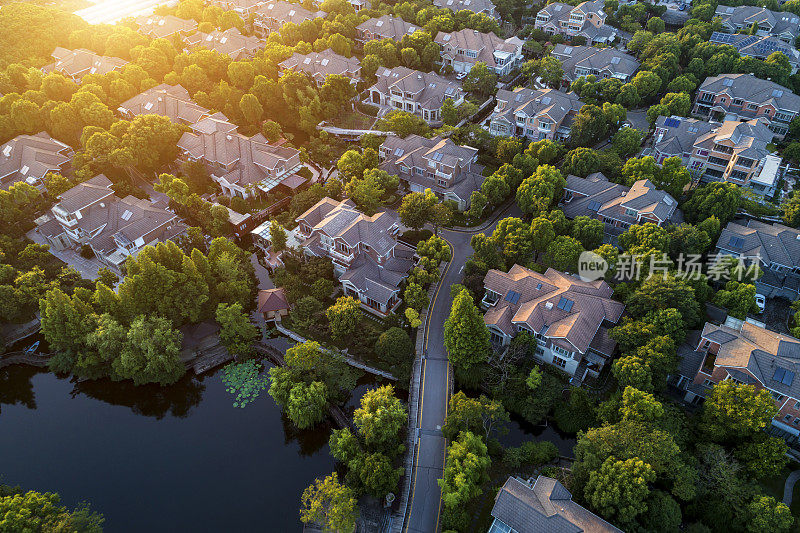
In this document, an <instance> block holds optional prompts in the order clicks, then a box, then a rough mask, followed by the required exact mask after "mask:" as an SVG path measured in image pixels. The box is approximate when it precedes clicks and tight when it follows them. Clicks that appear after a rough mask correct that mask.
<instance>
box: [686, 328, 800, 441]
mask: <svg viewBox="0 0 800 533" xmlns="http://www.w3.org/2000/svg"><path fill="white" fill-rule="evenodd" d="M697 351H698V352H701V353H702V354H703V359H702V363H701V364H700V366H699V369H698V371H697V374H696V375H695V376H692V377H691V379H681V380H680V381H679V385H678V387H679V389H681V390H682V391H683V392H684V393H685V395H684V400H685V401H686V402H689V403H693V404H699V403H702V402H703V400H704V398H705V397H706V395H707V394H708V392H709V391H710V390H711V389H712V388H713V387H714V385H716V384H718V383H720V382H722V381H724V380H727V379H732V380H734V381H736V382H737V383H746V384H748V385H752V386H754V387H755V388H756V389H758V390H766V391H767V392H769V393H770V395H771V396H772V398H773V399H774V400H775V406H776V407H777V408H778V414H777V415H775V418H773V419H772V426H773V427H772V428H770V432H771V433H773V434H778V435H780V436H784V437H788V438H789V439H790V440H791V441H793V442H795V443H796V442H797V437H798V436H800V379H799V380H798V381H795V379H796V376H797V375H798V374H799V373H800V340H798V339H796V338H794V337H790V336H789V335H783V334H781V333H775V332H774V331H769V330H767V329H765V328H764V327H763V325H761V324H756V323H752V322H751V321H741V320H737V319H735V318H732V317H729V318H728V319H727V320H726V321H725V323H724V324H722V325H716V324H712V323H710V322H707V323H706V324H705V326H704V327H703V331H702V333H701V336H700V341H699V343H698V346H697ZM684 377H685V376H684Z"/></svg>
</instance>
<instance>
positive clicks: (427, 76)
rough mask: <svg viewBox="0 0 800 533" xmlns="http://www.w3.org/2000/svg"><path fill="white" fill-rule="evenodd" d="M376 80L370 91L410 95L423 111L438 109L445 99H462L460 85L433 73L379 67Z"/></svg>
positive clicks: (462, 91) (462, 94)
mask: <svg viewBox="0 0 800 533" xmlns="http://www.w3.org/2000/svg"><path fill="white" fill-rule="evenodd" d="M375 75H376V77H377V78H378V79H377V81H376V82H375V84H374V85H372V87H370V90H377V91H380V92H381V93H383V94H386V95H389V94H390V93H391V90H392V89H395V90H398V91H401V92H403V93H411V94H412V96H413V100H414V101H415V102H417V103H418V104H420V105H421V106H422V107H423V108H425V109H430V110H434V109H440V108H441V107H442V104H443V103H444V101H445V99H447V98H451V99H453V100H460V99H461V98H463V97H464V90H463V89H462V88H461V83H459V82H457V81H453V80H448V79H447V78H445V77H442V76H439V75H438V74H435V73H433V72H420V71H419V70H412V69H410V68H408V67H394V68H392V69H389V68H385V67H379V68H378V71H377V72H376V73H375Z"/></svg>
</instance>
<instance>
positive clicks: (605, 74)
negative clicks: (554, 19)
mask: <svg viewBox="0 0 800 533" xmlns="http://www.w3.org/2000/svg"><path fill="white" fill-rule="evenodd" d="M550 55H552V56H553V57H555V58H556V59H558V60H559V61H561V67H562V68H563V69H564V82H565V84H566V85H569V84H570V83H572V82H573V81H575V80H577V79H578V78H580V77H581V76H595V77H596V78H597V79H601V80H604V79H607V78H616V79H618V80H621V81H623V82H625V83H627V82H629V81H631V79H632V78H633V75H634V74H635V73H636V71H637V70H639V66H640V65H641V63H639V61H638V60H637V59H636V58H635V57H633V56H632V55H629V54H626V53H624V52H620V51H619V50H617V49H616V48H610V47H609V48H596V47H594V46H570V45H566V44H557V45H556V47H555V48H554V49H553V51H552V52H550Z"/></svg>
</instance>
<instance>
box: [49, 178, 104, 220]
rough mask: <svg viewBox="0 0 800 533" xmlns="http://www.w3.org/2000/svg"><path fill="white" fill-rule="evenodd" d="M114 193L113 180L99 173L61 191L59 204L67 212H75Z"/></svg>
mask: <svg viewBox="0 0 800 533" xmlns="http://www.w3.org/2000/svg"><path fill="white" fill-rule="evenodd" d="M113 194H114V191H113V190H112V189H111V180H109V179H108V178H107V177H105V176H104V175H103V174H99V175H97V176H95V177H93V178H91V179H88V180H86V181H84V182H82V183H79V184H78V185H76V186H74V187H73V188H71V189H69V190H68V191H64V192H63V193H61V194H60V195H59V197H58V199H59V202H58V204H57V205H58V207H60V208H61V209H63V210H64V211H66V212H67V213H74V212H76V211H80V210H81V209H83V208H85V207H87V206H90V205H92V204H94V203H95V202H99V201H100V200H102V199H104V198H108V197H109V196H111V195H113Z"/></svg>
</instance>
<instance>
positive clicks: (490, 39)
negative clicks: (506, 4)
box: [434, 28, 524, 68]
mask: <svg viewBox="0 0 800 533" xmlns="http://www.w3.org/2000/svg"><path fill="white" fill-rule="evenodd" d="M434 41H435V42H436V43H437V44H439V45H440V46H441V47H442V55H447V54H451V55H453V56H456V55H457V56H458V60H459V61H462V62H468V63H473V64H474V63H478V62H483V63H486V66H488V67H489V68H495V67H496V66H497V61H496V59H495V58H496V57H497V56H496V55H495V54H496V53H497V52H505V53H506V54H521V53H522V45H523V44H524V43H523V41H521V40H520V39H519V38H518V37H509V38H508V39H505V40H503V39H501V38H500V37H498V36H497V35H495V34H494V33H492V32H489V33H482V32H479V31H478V30H471V29H469V28H464V29H463V30H459V31H454V32H450V33H445V32H439V33H438V34H437V35H436V37H435V38H434ZM448 49H451V51H450V52H448ZM458 50H472V51H474V52H477V54H476V57H468V56H467V55H466V54H463V55H462V54H458V53H457V51H458Z"/></svg>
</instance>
